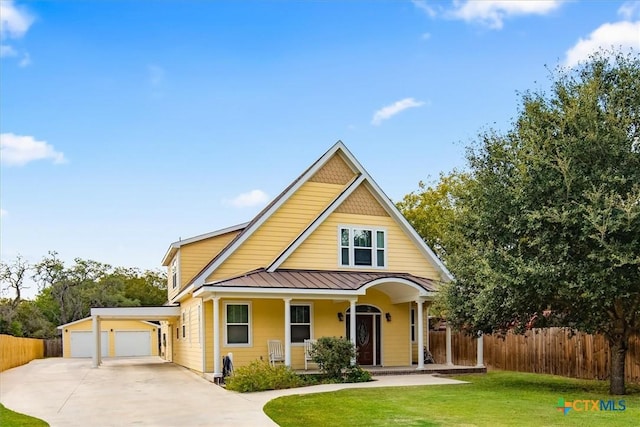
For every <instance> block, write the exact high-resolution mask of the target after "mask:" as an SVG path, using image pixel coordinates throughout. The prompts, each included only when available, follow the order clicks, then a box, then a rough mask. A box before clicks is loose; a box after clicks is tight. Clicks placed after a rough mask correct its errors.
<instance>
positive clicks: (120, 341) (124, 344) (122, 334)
mask: <svg viewBox="0 0 640 427" xmlns="http://www.w3.org/2000/svg"><path fill="white" fill-rule="evenodd" d="M116 356H151V332H149V331H116Z"/></svg>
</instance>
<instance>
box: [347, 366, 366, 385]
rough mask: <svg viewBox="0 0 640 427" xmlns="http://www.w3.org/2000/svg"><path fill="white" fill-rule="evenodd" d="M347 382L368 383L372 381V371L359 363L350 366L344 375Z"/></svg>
mask: <svg viewBox="0 0 640 427" xmlns="http://www.w3.org/2000/svg"><path fill="white" fill-rule="evenodd" d="M344 380H345V382H348V383H366V382H369V381H371V373H370V372H369V371H365V370H364V369H362V368H361V367H360V366H358V365H354V366H349V367H348V368H347V372H346V374H345V376H344Z"/></svg>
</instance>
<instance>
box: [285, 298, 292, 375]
mask: <svg viewBox="0 0 640 427" xmlns="http://www.w3.org/2000/svg"><path fill="white" fill-rule="evenodd" d="M283 299H284V364H285V366H291V298H283Z"/></svg>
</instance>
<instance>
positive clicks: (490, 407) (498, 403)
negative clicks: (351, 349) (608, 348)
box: [264, 371, 640, 427]
mask: <svg viewBox="0 0 640 427" xmlns="http://www.w3.org/2000/svg"><path fill="white" fill-rule="evenodd" d="M453 378H455V379H459V380H462V381H468V382H469V384H462V385H436V386H421V387H390V388H375V389H350V390H342V391H338V392H331V393H319V394H308V395H294V396H286V397H280V398H278V399H275V400H272V401H271V402H269V403H267V405H265V407H264V411H265V412H266V413H267V415H268V416H269V417H271V418H272V419H273V420H274V421H275V422H276V423H278V424H279V425H280V426H300V425H304V426H305V427H311V426H326V425H367V426H386V425H403V426H405V425H407V426H448V425H449V426H450V425H466V426H491V427H495V426H514V425H518V426H557V425H566V426H584V425H589V426H600V425H602V426H611V425H616V426H630V427H631V426H634V427H635V426H637V425H638V420H640V386H639V385H628V387H627V389H628V390H627V391H628V393H630V394H628V395H626V396H615V397H613V396H609V394H608V383H607V382H604V381H586V380H575V379H569V378H563V377H557V376H551V375H540V374H527V373H516V372H500V371H495V372H489V373H488V374H486V375H458V376H454V377H453ZM560 399H564V402H574V401H583V400H588V401H589V402H577V403H576V404H575V409H571V410H569V411H568V413H567V414H566V415H565V414H564V411H562V410H558V409H557V406H558V405H559V400H560ZM599 400H603V401H604V404H605V405H606V406H604V408H607V407H608V408H609V409H611V408H612V406H611V404H610V402H609V400H613V401H614V402H615V409H618V410H616V411H611V410H595V408H596V407H597V408H598V409H599V408H600V404H599V402H598V403H594V402H592V401H599ZM620 400H623V401H624V402H623V404H624V407H625V409H624V410H621V409H622V406H621V404H620V402H619V401H620Z"/></svg>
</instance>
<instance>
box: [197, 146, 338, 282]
mask: <svg viewBox="0 0 640 427" xmlns="http://www.w3.org/2000/svg"><path fill="white" fill-rule="evenodd" d="M338 150H342V151H343V152H345V153H346V152H347V149H346V147H345V146H344V144H343V143H342V141H338V142H336V143H335V144H334V145H333V147H331V148H330V149H329V151H327V152H326V153H324V154H323V155H322V157H320V158H319V159H318V160H317V161H316V162H315V164H314V165H313V166H312V167H311V168H309V169H308V170H307V171H306V172H305V173H304V174H303V175H302V176H301V177H300V178H299V179H298V181H297V182H296V183H295V184H294V185H293V186H292V187H291V188H289V190H288V191H287V192H286V193H285V194H284V195H283V196H282V197H281V198H280V200H278V201H277V202H276V203H274V204H273V206H271V207H270V208H269V210H268V211H267V212H265V213H264V214H263V215H262V216H261V217H260V218H259V219H258V220H257V221H256V222H255V223H254V224H253V225H252V226H251V228H249V229H247V230H245V232H244V234H243V235H242V236H241V237H240V238H239V239H238V240H236V241H235V242H234V243H233V244H232V245H231V246H230V247H229V248H228V249H226V250H225V252H224V253H223V254H222V256H221V257H220V258H218V259H217V260H216V261H215V262H214V263H213V264H211V265H210V266H209V267H207V268H206V269H205V270H204V271H202V272H200V274H198V276H196V277H195V279H194V280H193V282H192V284H193V285H195V287H199V286H201V285H204V284H205V281H206V279H207V277H209V275H210V274H211V273H213V272H214V271H215V270H216V269H217V268H218V267H220V265H221V264H222V263H223V262H225V261H226V260H227V258H229V257H230V256H231V254H233V253H234V252H235V251H236V249H238V248H239V247H240V246H242V244H243V243H244V242H245V241H246V240H247V239H248V238H249V237H251V236H252V235H253V233H254V232H255V231H256V230H257V229H259V228H260V227H261V226H262V224H264V223H265V222H266V221H267V220H268V219H269V218H270V217H271V215H273V213H274V212H276V211H277V210H278V209H279V208H280V206H282V205H283V204H284V203H285V202H287V201H288V200H289V198H290V197H291V196H292V195H293V194H295V192H296V191H298V189H300V187H302V185H304V184H305V183H306V182H307V181H308V180H309V178H311V177H312V176H313V175H314V174H315V173H316V172H318V171H319V170H320V169H321V168H322V167H323V166H324V165H325V164H326V163H327V161H328V160H329V159H330V158H331V157H333V155H334V154H335V153H336V152H337V151H338Z"/></svg>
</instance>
